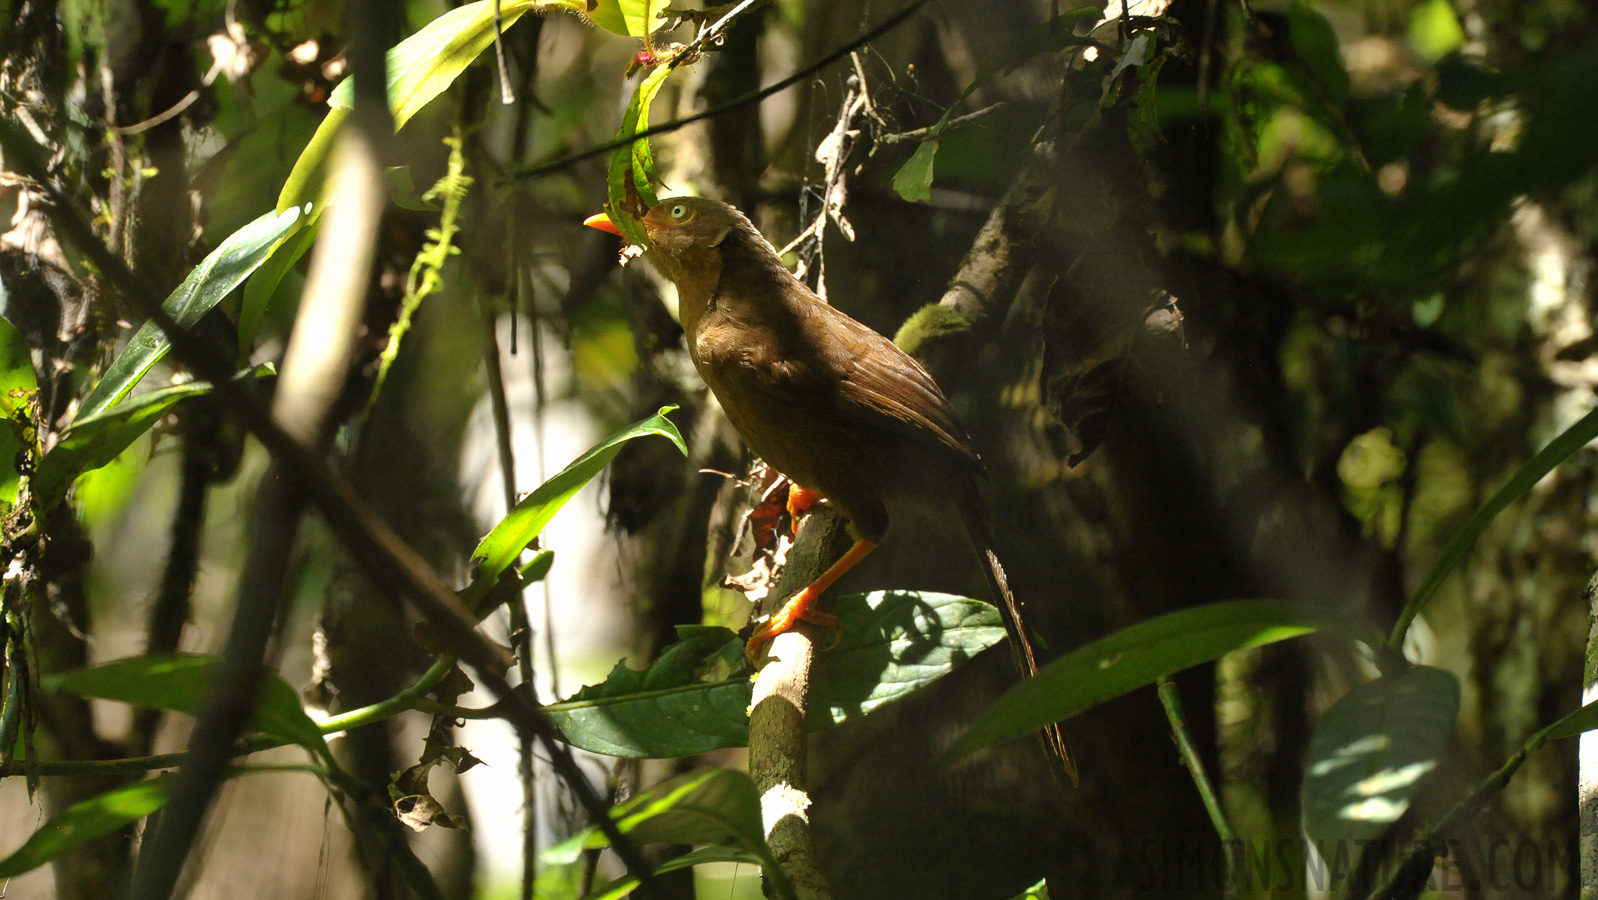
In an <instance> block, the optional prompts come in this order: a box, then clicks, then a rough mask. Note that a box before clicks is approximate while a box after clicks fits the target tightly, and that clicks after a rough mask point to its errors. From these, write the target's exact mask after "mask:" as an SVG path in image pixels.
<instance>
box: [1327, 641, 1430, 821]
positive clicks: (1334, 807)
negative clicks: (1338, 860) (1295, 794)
mask: <svg viewBox="0 0 1598 900" xmlns="http://www.w3.org/2000/svg"><path fill="white" fill-rule="evenodd" d="M1458 714H1459V682H1458V680H1457V679H1455V678H1454V676H1453V675H1452V674H1450V673H1448V672H1445V671H1443V670H1442V669H1432V668H1427V667H1425V666H1419V667H1416V668H1414V669H1411V670H1410V671H1408V672H1405V673H1404V674H1402V675H1395V676H1391V677H1387V678H1378V679H1376V680H1375V681H1372V682H1369V683H1367V684H1362V685H1360V686H1359V687H1357V688H1355V689H1354V690H1352V691H1349V692H1348V695H1347V696H1345V697H1344V698H1343V699H1341V700H1339V701H1337V704H1336V705H1335V706H1333V707H1332V708H1331V709H1330V710H1329V711H1328V712H1327V713H1326V718H1325V719H1323V720H1321V724H1320V725H1319V726H1318V727H1317V728H1316V729H1315V734H1314V736H1313V737H1312V738H1311V739H1310V751H1309V752H1310V756H1309V770H1308V772H1307V773H1306V774H1305V776H1304V792H1303V794H1304V796H1303V806H1304V831H1305V833H1306V834H1308V835H1309V837H1310V839H1311V840H1314V841H1328V842H1330V841H1348V842H1350V843H1352V842H1355V841H1364V840H1371V839H1374V838H1376V837H1378V836H1380V835H1381V834H1383V833H1385V832H1386V831H1387V829H1388V828H1390V827H1391V826H1392V824H1393V823H1394V822H1395V821H1397V820H1398V817H1399V816H1401V815H1403V814H1404V811H1405V810H1407V809H1409V804H1410V801H1411V799H1412V798H1413V797H1414V796H1415V793H1416V792H1417V791H1419V790H1420V789H1421V788H1423V787H1425V786H1427V785H1429V784H1432V783H1433V781H1434V779H1435V778H1436V769H1437V766H1438V763H1439V757H1440V755H1441V754H1442V751H1443V749H1444V748H1446V747H1447V746H1448V743H1449V741H1451V740H1452V739H1453V736H1454V719H1455V718H1456V717H1457V716H1458Z"/></svg>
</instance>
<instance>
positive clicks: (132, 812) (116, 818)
mask: <svg viewBox="0 0 1598 900" xmlns="http://www.w3.org/2000/svg"><path fill="white" fill-rule="evenodd" d="M171 787H172V776H170V775H162V776H160V777H158V778H151V779H148V780H146V781H136V782H134V783H133V784H127V785H123V786H122V787H119V788H116V789H114V790H111V791H107V792H106V793H104V794H101V795H99V796H98V797H90V798H89V799H87V800H83V801H81V802H78V803H74V804H73V805H72V806H70V807H68V808H67V809H66V810H65V811H64V812H62V813H61V814H60V815H58V816H55V817H53V818H52V819H50V821H48V822H46V823H44V827H42V828H40V829H39V830H38V831H36V832H34V833H33V836H32V837H30V838H28V841H27V843H25V844H23V845H22V846H21V847H19V848H17V852H15V853H13V854H11V855H10V856H8V857H6V858H5V859H4V860H3V861H0V878H12V877H15V876H17V875H21V874H22V873H24V872H28V871H32V870H33V869H37V868H38V867H40V866H42V865H44V864H45V863H47V862H49V861H51V860H52V859H55V858H56V857H58V856H60V855H61V854H63V853H65V852H67V851H68V850H71V849H72V848H73V847H76V846H78V845H80V844H84V843H87V842H89V841H92V840H94V839H95V838H100V837H105V836H106V835H108V834H111V833H112V832H114V831H116V830H117V829H119V828H121V827H123V826H124V825H127V824H129V823H132V822H137V821H138V820H140V819H142V818H144V817H145V816H147V815H149V814H150V813H153V812H155V811H156V810H158V809H160V808H161V807H163V806H165V805H166V801H167V796H168V792H169V791H170V790H171Z"/></svg>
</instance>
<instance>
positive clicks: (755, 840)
mask: <svg viewBox="0 0 1598 900" xmlns="http://www.w3.org/2000/svg"><path fill="white" fill-rule="evenodd" d="M610 816H611V819H612V820H613V821H614V822H615V823H616V829H617V830H618V831H620V832H621V833H622V834H624V835H627V836H628V837H630V838H632V839H633V840H634V841H636V842H637V843H640V844H720V845H729V846H732V847H736V848H738V849H741V850H744V851H746V852H748V853H751V854H753V855H754V856H755V857H756V858H757V859H759V860H761V861H762V865H763V867H764V869H765V873H766V878H767V881H768V883H769V884H770V885H771V886H772V887H773V888H775V890H776V892H777V894H778V895H779V896H782V897H792V896H793V888H792V887H791V886H790V885H789V884H788V881H787V877H786V876H785V875H784V874H783V872H782V870H781V868H780V867H778V866H777V865H776V860H775V858H774V857H773V856H772V854H771V848H770V847H768V846H766V838H765V830H764V827H763V825H762V824H761V819H760V791H759V790H758V789H756V787H755V783H754V782H753V781H751V780H750V778H749V776H748V775H745V774H744V773H742V772H737V771H733V770H732V769H705V770H703V771H699V772H688V773H685V774H683V775H679V776H677V777H676V778H670V779H667V780H666V781H662V782H661V783H660V784H657V785H655V786H654V787H652V788H650V789H649V790H647V791H644V792H643V793H641V794H639V795H638V796H636V797H633V798H632V799H630V800H628V801H626V802H624V803H618V804H616V806H614V807H612V808H611V811H610ZM609 843H610V842H609V840H608V839H607V838H606V837H605V835H604V833H603V832H601V831H600V830H599V828H598V827H597V826H589V827H588V828H585V829H583V830H582V831H580V832H578V833H577V834H575V835H572V836H571V837H570V838H568V839H567V840H564V841H561V842H560V843H559V844H556V845H555V846H553V847H550V848H549V849H548V850H545V851H544V852H543V855H542V858H543V860H544V862H545V863H547V864H549V865H565V864H568V863H571V862H575V861H576V860H577V858H578V857H579V856H581V855H582V852H583V851H584V850H588V849H598V848H601V847H606V846H608V845H609Z"/></svg>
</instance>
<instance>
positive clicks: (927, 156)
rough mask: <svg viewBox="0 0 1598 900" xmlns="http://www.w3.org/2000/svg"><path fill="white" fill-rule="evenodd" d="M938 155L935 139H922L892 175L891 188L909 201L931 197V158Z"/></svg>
mask: <svg viewBox="0 0 1598 900" xmlns="http://www.w3.org/2000/svg"><path fill="white" fill-rule="evenodd" d="M937 155H938V142H937V141H923V142H922V143H921V145H920V146H919V147H916V152H915V153H913V154H911V155H910V158H909V159H907V160H905V162H904V165H902V166H900V167H899V171H898V172H896V173H894V176H893V189H894V190H896V191H898V192H899V196H901V197H903V198H904V199H906V200H909V201H910V202H911V203H918V202H921V201H925V200H930V199H932V160H933V157H935V156H937Z"/></svg>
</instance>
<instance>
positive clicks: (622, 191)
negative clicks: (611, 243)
mask: <svg viewBox="0 0 1598 900" xmlns="http://www.w3.org/2000/svg"><path fill="white" fill-rule="evenodd" d="M670 74H671V67H670V66H656V67H655V68H654V69H653V70H651V71H650V73H649V74H648V75H645V76H644V79H643V80H642V81H640V82H638V88H637V90H635V91H633V97H632V99H631V100H629V101H628V102H627V112H626V113H624V114H623V115H622V117H621V130H620V131H618V132H616V139H617V140H627V139H628V138H630V137H632V136H633V135H635V134H637V133H638V132H639V131H642V130H644V129H646V128H648V127H649V105H650V104H651V103H653V102H654V100H655V94H657V93H659V92H660V87H661V85H663V84H665V83H666V76H668V75H670ZM657 180H658V177H657V176H656V174H655V157H654V154H652V153H651V152H650V150H649V139H648V138H641V139H639V140H636V141H633V142H632V143H630V144H624V145H622V146H620V147H617V148H616V149H615V150H612V151H611V153H610V169H609V170H608V173H607V175H606V178H605V186H606V192H607V193H606V199H607V200H608V201H609V203H608V204H607V205H608V207H609V209H610V219H611V221H612V222H615V223H616V227H617V228H619V229H621V232H622V234H623V235H625V236H626V238H627V240H628V242H630V243H633V244H640V245H642V244H644V243H646V242H647V240H648V238H647V236H646V235H645V234H644V226H643V225H642V224H640V223H639V222H638V220H637V218H636V217H635V216H634V215H633V204H632V203H631V202H630V199H631V198H629V197H628V195H627V188H628V184H629V183H631V185H632V188H633V190H635V191H636V192H637V194H638V199H639V200H641V201H643V204H644V206H646V207H649V206H654V205H655V203H656V202H658V201H657V198H656V197H655V188H654V182H655V181H657Z"/></svg>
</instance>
